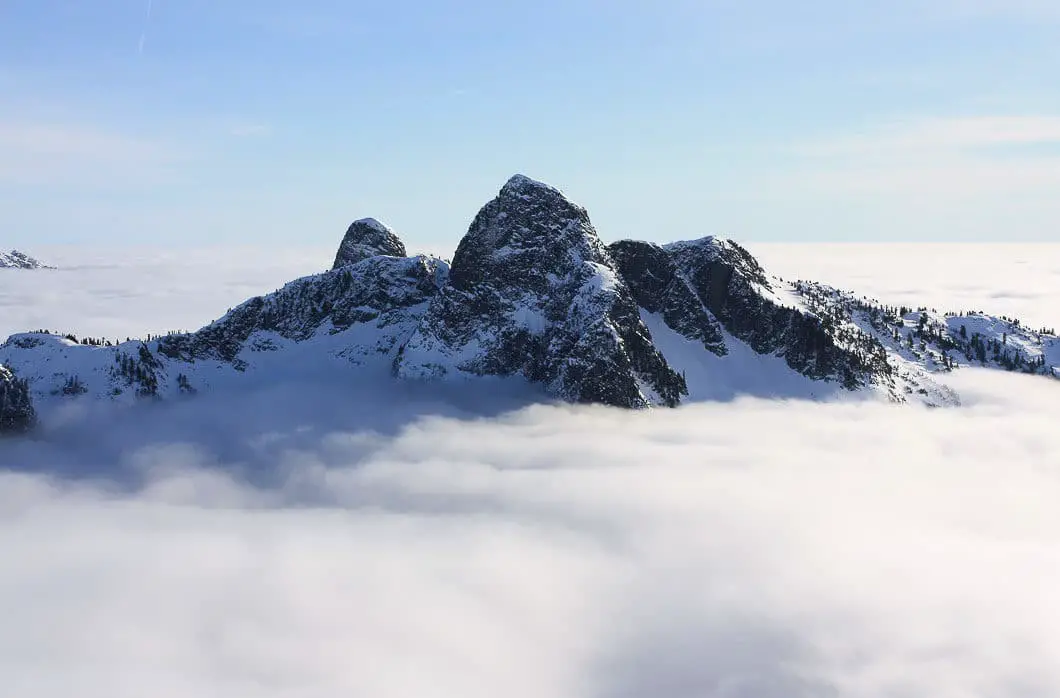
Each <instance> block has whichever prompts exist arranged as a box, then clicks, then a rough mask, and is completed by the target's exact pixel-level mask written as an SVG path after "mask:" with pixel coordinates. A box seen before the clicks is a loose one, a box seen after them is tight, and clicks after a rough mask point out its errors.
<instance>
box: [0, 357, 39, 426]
mask: <svg viewBox="0 0 1060 698" xmlns="http://www.w3.org/2000/svg"><path fill="white" fill-rule="evenodd" d="M36 423H37V411H36V410H35V409H33V401H32V399H31V397H30V391H29V384H28V383H27V382H26V381H24V380H19V379H18V378H16V377H15V374H14V373H12V372H11V371H10V370H9V369H7V368H5V367H4V366H0V434H22V433H25V432H27V431H29V430H30V429H32V428H33V426H34V425H35V424H36Z"/></svg>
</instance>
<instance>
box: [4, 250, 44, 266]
mask: <svg viewBox="0 0 1060 698" xmlns="http://www.w3.org/2000/svg"><path fill="white" fill-rule="evenodd" d="M51 268H52V267H49V266H47V265H46V264H44V263H43V262H41V261H40V260H37V259H34V258H33V257H30V256H29V255H28V254H26V253H24V252H19V251H18V250H11V251H10V252H0V269H51Z"/></svg>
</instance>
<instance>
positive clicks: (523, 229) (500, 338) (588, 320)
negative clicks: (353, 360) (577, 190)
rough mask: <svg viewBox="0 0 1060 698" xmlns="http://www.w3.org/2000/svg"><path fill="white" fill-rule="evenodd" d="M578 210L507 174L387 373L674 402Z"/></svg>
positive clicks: (635, 314)
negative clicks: (517, 379)
mask: <svg viewBox="0 0 1060 698" xmlns="http://www.w3.org/2000/svg"><path fill="white" fill-rule="evenodd" d="M613 264H614V262H613V260H612V259H611V256H610V255H609V254H608V252H607V249H606V248H605V246H604V245H603V243H602V242H601V241H600V238H599V236H598V235H597V234H596V230H595V229H594V228H593V226H592V224H591V223H590V221H589V216H588V214H587V213H586V211H585V209H583V208H581V207H580V206H577V205H575V204H573V203H571V202H570V201H569V200H567V198H566V197H564V196H563V194H562V193H561V192H559V191H558V190H556V189H554V188H552V187H550V186H547V185H545V184H542V183H540V182H535V181H534V180H531V179H529V178H526V177H523V176H516V177H513V178H512V179H511V180H510V181H509V182H508V183H507V184H505V186H504V187H503V188H502V189H501V191H500V194H499V195H498V196H497V198H495V199H494V200H493V201H491V202H490V203H488V204H487V205H486V206H485V207H484V208H483V209H482V210H481V211H480V212H479V214H478V216H476V218H475V220H474V222H473V223H472V224H471V227H470V229H469V231H468V233H467V235H466V236H465V237H464V239H463V240H462V241H461V242H460V245H459V247H458V248H457V251H456V254H455V255H454V257H453V267H452V271H451V273H450V284H449V286H448V287H447V288H445V289H444V290H443V292H442V293H441V294H439V296H438V297H437V298H436V299H435V300H434V301H433V302H432V304H431V306H430V308H429V310H428V311H427V314H426V315H425V316H424V318H423V320H422V321H421V322H420V326H419V328H418V329H417V331H416V333H415V334H414V335H413V336H412V338H411V339H410V340H409V342H408V343H407V344H406V345H405V347H404V348H403V350H402V352H401V355H400V356H399V357H398V360H397V361H396V362H395V372H396V374H397V375H399V376H402V377H409V378H423V377H441V376H445V375H448V374H454V373H460V372H463V373H469V374H473V375H516V374H517V375H522V376H524V377H525V378H526V379H528V380H530V381H532V382H539V383H544V384H545V385H546V386H548V389H549V390H550V391H551V392H552V393H553V394H555V395H557V396H559V397H561V398H563V399H566V400H570V401H573V402H598V403H603V404H608V405H618V406H623V407H643V406H646V405H648V404H652V403H661V404H666V405H676V404H677V403H678V402H679V400H680V398H681V396H683V395H685V394H687V387H686V386H685V384H684V379H683V378H682V377H681V376H680V375H678V374H677V373H676V372H675V371H674V370H673V369H672V368H670V366H668V365H667V363H666V360H665V359H664V358H663V357H662V355H661V354H660V353H659V352H658V351H657V350H656V349H655V347H654V346H653V344H652V342H651V336H650V334H649V333H648V330H647V328H645V327H644V324H643V323H642V322H641V320H640V315H639V311H638V309H637V305H636V302H635V301H634V299H633V296H632V295H631V293H630V290H629V289H628V288H627V287H626V285H625V284H624V283H623V282H622V281H621V279H620V278H619V277H618V275H617V273H616V272H615V270H614V267H613Z"/></svg>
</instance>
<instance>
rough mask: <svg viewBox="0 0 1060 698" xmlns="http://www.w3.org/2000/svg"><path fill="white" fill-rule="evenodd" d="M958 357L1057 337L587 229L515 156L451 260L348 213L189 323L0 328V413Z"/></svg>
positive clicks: (803, 381) (732, 391) (946, 399)
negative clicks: (243, 291)
mask: <svg viewBox="0 0 1060 698" xmlns="http://www.w3.org/2000/svg"><path fill="white" fill-rule="evenodd" d="M965 364H973V365H978V366H987V367H992V368H998V369H1004V370H1009V371H1020V372H1025V373H1036V374H1041V375H1045V376H1051V377H1056V376H1057V375H1058V374H1060V338H1057V336H1056V335H1055V333H1053V332H1052V331H1049V330H1045V329H1042V330H1037V331H1035V330H1031V329H1029V328H1026V327H1023V326H1022V325H1021V324H1020V323H1019V321H1018V320H1014V319H1009V318H998V317H994V316H989V315H985V314H982V313H973V312H967V311H964V312H950V313H938V312H936V311H934V310H929V309H927V308H920V309H917V310H913V309H911V308H899V307H893V306H888V305H885V304H882V303H879V302H878V301H873V300H869V299H866V298H859V297H857V296H855V295H854V294H851V293H848V292H845V291H840V290H837V289H833V288H831V287H829V286H826V285H824V284H821V283H818V282H810V281H797V282H788V281H783V280H781V279H779V278H777V277H774V276H770V275H769V274H768V272H767V271H766V270H765V269H763V268H762V266H761V265H760V264H759V263H758V261H757V260H756V259H755V258H754V257H753V256H752V255H751V254H750V253H749V252H748V251H747V250H746V249H744V248H743V247H741V246H740V245H738V244H736V243H735V242H733V241H731V240H726V239H723V238H716V237H705V238H701V239H698V240H691V241H684V242H674V243H670V244H666V245H658V244H654V243H650V242H643V241H637V240H621V241H618V242H614V243H612V244H610V245H605V244H604V243H603V242H602V241H601V239H600V236H599V235H598V234H597V231H596V229H595V228H594V227H593V224H592V222H591V221H590V219H589V215H588V213H587V212H586V210H585V209H584V208H582V207H581V206H578V205H577V204H575V203H573V202H572V201H570V200H569V199H568V198H567V197H566V196H564V194H563V193H562V192H560V191H559V190H558V189H556V188H554V187H551V186H549V185H547V184H544V183H542V182H538V181H535V180H533V179H530V178H528V177H525V176H522V175H517V176H515V177H512V178H511V179H510V180H509V181H508V182H507V183H506V184H505V185H504V186H503V187H502V188H501V190H500V191H499V193H498V194H497V196H496V197H495V198H494V199H493V200H492V201H490V202H489V203H487V204H486V205H485V206H484V207H483V208H482V209H481V210H480V211H479V213H478V215H477V216H476V217H475V218H474V221H473V222H472V223H471V226H470V228H469V230H468V232H467V234H466V235H465V236H464V237H463V239H462V240H461V241H460V244H459V246H458V247H457V250H456V253H455V255H454V256H453V261H452V265H451V266H450V264H448V263H447V262H445V261H444V260H442V259H439V258H437V257H433V256H429V255H420V256H414V257H408V256H407V253H406V250H405V245H404V244H403V243H402V242H401V240H400V239H399V238H398V236H397V235H396V234H395V233H394V232H393V231H392V230H391V229H390V228H388V227H387V226H385V225H383V224H382V223H379V222H378V221H376V220H375V219H371V218H365V219H362V220H359V221H356V222H354V223H353V224H352V225H350V227H349V229H348V230H347V231H346V235H345V236H344V237H343V240H342V243H341V244H340V246H339V250H338V253H337V254H336V257H335V263H334V265H333V268H332V269H331V270H330V271H327V272H325V273H322V274H317V275H314V276H309V277H305V278H303V279H297V280H295V281H292V282H290V283H289V284H287V285H286V286H284V287H283V288H281V289H279V290H277V291H275V292H273V293H270V294H267V295H263V296H259V297H255V298H252V299H250V300H248V301H246V302H244V303H243V304H241V305H240V306H238V307H236V308H234V309H233V310H231V311H229V312H228V313H227V314H226V315H225V316H224V317H222V318H220V319H218V320H217V321H215V322H213V323H211V324H209V325H207V326H206V327H204V328H203V329H201V330H198V331H197V332H192V333H181V334H172V335H169V336H166V337H161V338H153V339H148V340H146V341H140V340H137V341H128V342H124V343H120V344H112V343H110V342H107V341H104V340H94V339H85V338H80V339H79V338H77V337H74V336H73V335H64V334H50V333H25V334H17V335H14V336H12V337H10V338H9V339H8V340H7V341H6V342H5V343H4V344H3V345H0V431H4V432H9V433H10V432H23V431H26V430H27V429H29V428H31V427H32V426H33V424H34V423H35V422H36V421H37V410H36V409H35V408H34V405H35V404H36V405H37V407H38V408H39V407H41V406H51V405H54V404H56V403H58V402H61V401H63V400H70V399H78V400H81V399H100V400H102V399H106V400H125V401H136V400H142V399H144V398H150V399H163V398H173V397H177V396H182V395H183V396H192V395H195V394H197V393H202V392H209V391H219V390H225V389H227V387H226V386H234V385H237V384H239V383H240V382H243V381H252V380H257V381H270V380H277V377H283V378H284V379H285V380H290V379H291V377H292V376H296V375H298V372H299V371H313V370H318V369H319V370H328V371H365V372H374V373H375V374H376V375H378V376H392V377H394V378H396V379H400V380H419V381H452V380H475V379H477V378H479V377H484V376H490V377H500V378H503V377H509V378H517V379H519V380H522V381H527V382H529V383H532V384H537V385H539V386H541V387H542V388H543V389H544V390H545V391H546V392H547V393H548V394H550V395H552V396H554V397H555V398H557V399H560V400H565V401H569V402H576V403H598V404H602V405H610V406H616V407H626V408H640V407H648V406H653V405H659V406H670V407H672V406H676V405H678V404H681V403H682V402H687V401H688V400H697V399H718V398H721V399H724V398H725V397H727V396H736V395H741V394H752V395H757V396H761V397H800V398H822V397H829V396H835V395H837V394H841V393H858V394H864V395H866V396H870V397H871V396H878V397H881V398H884V399H889V400H891V401H894V402H909V401H914V402H921V403H924V404H927V405H930V406H943V405H955V404H958V403H959V397H958V396H957V395H956V394H955V393H954V392H953V391H952V390H950V389H949V388H947V387H946V386H945V384H944V382H943V381H941V380H940V379H941V378H942V377H943V376H944V375H945V374H946V373H948V372H950V371H952V370H954V369H956V368H958V367H960V366H962V365H965ZM329 375H333V374H329Z"/></svg>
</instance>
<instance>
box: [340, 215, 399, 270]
mask: <svg viewBox="0 0 1060 698" xmlns="http://www.w3.org/2000/svg"><path fill="white" fill-rule="evenodd" d="M378 255H385V256H388V257H405V256H407V254H406V252H405V244H404V243H403V242H401V239H400V238H398V236H397V235H395V234H394V231H393V230H391V229H390V228H388V227H387V226H385V225H383V224H382V223H380V222H379V221H377V220H376V219H374V218H362V219H361V220H359V221H354V222H353V223H351V224H350V227H349V228H348V229H347V230H346V235H345V236H344V237H343V238H342V243H341V244H340V245H339V251H338V252H337V253H336V254H335V263H334V264H333V265H332V266H331V268H332V269H339V268H341V267H347V266H350V265H351V264H357V263H358V262H363V261H364V260H366V259H369V258H371V257H376V256H378Z"/></svg>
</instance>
